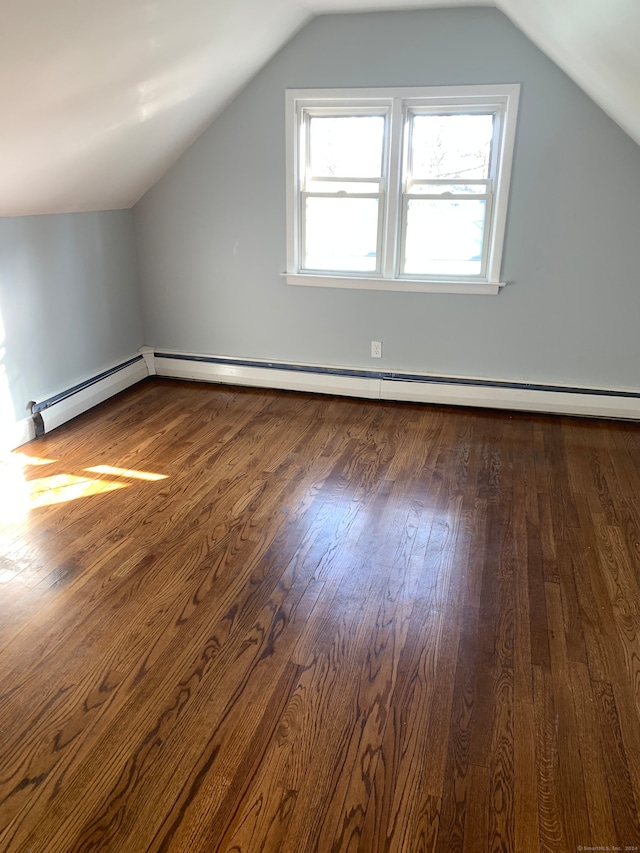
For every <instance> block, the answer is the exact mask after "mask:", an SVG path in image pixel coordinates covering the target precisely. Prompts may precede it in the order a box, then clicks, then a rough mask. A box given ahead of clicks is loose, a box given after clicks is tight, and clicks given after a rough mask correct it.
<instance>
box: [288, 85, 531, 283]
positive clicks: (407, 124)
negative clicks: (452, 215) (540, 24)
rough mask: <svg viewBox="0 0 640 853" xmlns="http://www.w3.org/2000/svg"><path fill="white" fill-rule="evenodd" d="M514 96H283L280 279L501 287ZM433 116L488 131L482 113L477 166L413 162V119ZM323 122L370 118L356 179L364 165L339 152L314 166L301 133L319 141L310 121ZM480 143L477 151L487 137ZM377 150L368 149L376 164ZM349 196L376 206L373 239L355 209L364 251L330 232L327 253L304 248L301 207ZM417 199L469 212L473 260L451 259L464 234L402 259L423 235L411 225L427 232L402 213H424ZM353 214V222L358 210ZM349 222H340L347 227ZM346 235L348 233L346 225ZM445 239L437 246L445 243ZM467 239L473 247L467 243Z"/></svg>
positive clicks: (350, 92) (309, 142) (510, 88)
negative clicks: (435, 252)
mask: <svg viewBox="0 0 640 853" xmlns="http://www.w3.org/2000/svg"><path fill="white" fill-rule="evenodd" d="M519 95H520V86H519V84H517V83H510V84H496V85H493V84H492V85H489V84H487V85H477V84H473V85H466V86H437V87H405V88H366V89H363V88H361V89H339V88H336V89H288V90H287V91H286V93H285V114H286V164H287V168H286V205H287V206H286V222H287V268H286V273H285V274H284V275H285V279H286V281H287V284H292V285H303V286H312V287H338V288H356V289H360V290H363V289H366V290H388V291H393V290H398V291H401V292H413V293H458V294H473V293H480V294H484V295H488V294H490V295H496V294H498V293H499V292H500V289H501V288H502V287H503V286H504V283H503V282H501V281H500V277H501V273H500V268H501V264H502V253H503V246H504V237H505V228H506V217H507V206H508V200H509V183H510V177H511V168H512V163H513V151H514V145H515V136H516V123H517V113H518V101H519ZM443 116H447V117H450V118H453V119H456V118H457V119H464V121H465V122H468V121H471V122H473V123H474V127H475V128H477V129H478V130H479V131H480V130H482V133H483V134H486V133H488V132H489V128H488V125H487V120H490V134H491V140H490V150H489V149H486V150H483V154H484V156H485V157H486V163H482V162H481V163H480V164H479V165H478V163H476V165H475V166H473V167H472V168H467V167H465V168H463V167H462V166H460V165H458V166H457V167H456V168H454V170H453V172H447V171H446V169H445V170H444V171H441V170H440V169H438V168H435V167H434V168H433V169H427V168H426V167H425V165H424V164H421V163H420V162H419V157H418V155H417V153H416V152H419V151H422V152H423V153H424V151H423V149H424V143H423V144H422V147H421V145H420V143H418V142H416V143H415V146H414V141H413V140H415V139H416V138H417V137H416V133H417V131H416V130H415V126H416V125H417V123H418V122H424V121H425V120H428V121H430V122H432V120H436V119H437V120H438V121H439V120H440V119H441V118H442V117H443ZM329 119H330V120H334V121H341V120H349V121H352V120H360V121H361V122H362V121H369V122H374V123H375V127H370V128H369V131H368V132H369V133H370V134H371V137H370V138H371V142H372V151H373V152H375V154H376V156H375V157H373V156H372V157H370V158H369V160H370V162H369V160H366V168H367V170H368V172H367V173H366V174H362V168H364V163H363V164H354V163H352V162H350V160H349V158H348V157H347V158H346V161H345V162H344V163H343V164H342V170H340V169H337V170H336V169H334V168H333V167H332V168H331V169H329V168H328V166H327V165H326V164H325V163H324V162H323V160H322V157H320V162H316V160H317V158H315V157H314V154H313V151H314V144H313V139H312V137H313V138H315V137H314V134H315V133H316V132H317V133H319V134H320V137H319V138H320V139H322V138H323V136H322V131H320V130H319V131H314V130H313V129H312V128H313V123H314V122H316V121H318V122H322V121H325V120H329ZM432 132H435V131H433V130H432ZM445 138H446V134H445ZM472 138H475V137H472ZM443 144H446V143H443ZM482 144H483V146H485V147H486V145H487V140H486V139H485V140H484V142H483V143H482ZM478 145H480V142H478ZM377 146H380V159H379V160H378V159H377ZM416 146H417V147H416ZM416 158H417V159H416ZM338 159H339V157H338ZM461 170H462V171H461ZM335 171H337V172H338V174H337V175H336V174H335ZM345 172H346V173H345ZM431 172H433V174H431ZM463 175H464V177H463ZM349 199H351V201H349ZM358 199H367V200H369V202H370V203H369V202H368V208H367V209H368V210H371V209H372V208H373V209H375V211H376V212H375V217H376V221H377V229H376V231H375V234H374V231H373V227H372V225H371V222H369V219H368V218H367V217H368V216H369V214H366V215H364V214H363V216H364V220H366V221H367V222H368V223H369V224H368V225H367V229H369V231H370V233H369V236H368V237H367V239H366V246H365V247H364V248H363V246H362V245H360V243H361V242H362V239H361V238H362V235H361V234H360V236H359V237H358V238H357V239H356V243H358V244H359V245H360V249H359V250H358V251H359V252H364V251H365V250H366V248H369V249H370V251H369V252H368V254H366V255H359V256H358V258H353V257H351V256H350V254H349V251H348V249H347V248H345V246H341V241H342V238H343V237H344V234H343V233H342V232H341V235H340V238H337V237H336V238H335V241H334V242H333V243H331V245H332V246H333V249H334V250H335V251H334V252H333V253H332V251H331V250H329V249H327V248H326V247H325V248H324V249H319V248H318V246H317V245H316V246H315V248H309V247H310V246H313V240H312V239H308V233H307V231H308V227H312V229H313V226H309V223H312V222H313V215H312V214H311V213H307V211H308V204H309V202H312V203H313V204H314V205H317V204H318V203H322V204H323V205H324V204H326V203H327V201H329V202H330V203H332V204H333V205H334V207H335V205H342V206H344V204H345V203H346V204H349V205H353V203H354V202H356V201H357V200H358ZM332 200H333V201H332ZM344 200H346V202H345V201H344ZM472 202H473V203H474V204H475V207H474V206H473V205H471V203H472ZM425 204H426V205H427V209H429V206H431V208H434V206H435V205H445V208H446V209H447V210H450V211H453V209H454V208H458V207H460V206H461V205H465V206H466V208H465V209H466V210H467V211H469V210H470V209H471V210H472V211H474V210H475V211H476V214H477V221H474V223H473V224H474V227H475V226H477V229H476V230H475V231H474V230H473V229H472V232H471V233H472V234H474V235H475V236H474V237H473V240H474V242H473V246H474V251H475V249H476V248H477V256H476V254H474V256H473V257H472V258H468V257H467V254H464V255H463V257H464V258H465V260H464V261H463V260H462V257H461V258H460V259H459V260H458V261H454V259H455V258H456V256H457V254H458V253H459V252H463V253H464V252H466V253H469V252H470V251H471V249H470V247H469V246H468V245H467V243H468V242H469V240H468V239H467V238H465V240H467V242H464V245H460V246H457V245H456V246H455V247H454V248H453V249H451V248H450V249H449V251H450V252H453V254H449V255H446V257H445V258H442V259H441V260H439V261H435V259H434V258H431V257H425V258H422V257H414V256H415V251H413V250H410V248H409V247H410V246H413V248H414V249H415V246H416V245H418V244H420V245H422V244H423V242H424V241H423V237H424V233H423V231H420V232H419V234H420V235H421V236H420V239H419V240H417V237H416V232H415V229H416V228H427V229H428V230H429V231H430V232H432V230H433V224H431V225H425V224H424V223H423V224H422V225H419V226H418V225H416V224H415V217H414V218H413V220H412V217H411V216H410V214H409V208H410V206H411V205H415V206H416V207H417V206H418V205H420V206H422V209H423V211H424V209H425V207H424V206H425ZM469 205H471V208H470V207H469ZM478 205H481V206H482V210H483V213H479V212H478V210H477V207H478ZM353 215H354V216H356V222H357V221H358V220H357V216H358V215H357V214H355V213H354V214H353ZM364 220H363V221H364ZM412 222H413V225H412V224H411V223H412ZM351 224H352V223H351V221H350V224H349V225H348V226H346V228H347V230H349V229H350V228H351ZM478 229H479V235H478ZM343 230H344V229H343ZM356 233H358V234H359V231H358V229H357V228H356V229H355V231H354V234H356ZM456 233H457V232H456V231H455V230H453V231H451V232H447V234H448V235H449V236H451V234H456ZM465 233H466V232H465ZM410 235H413V236H412V237H411V236H410ZM374 236H375V251H374V250H373V248H374ZM449 236H448V237H447V238H446V240H445V242H447V241H449ZM476 238H477V239H479V243H480V244H481V245H478V246H477V247H476V245H475V240H476ZM332 239H333V238H332ZM469 239H471V238H469ZM416 240H417V243H416ZM336 241H337V242H336ZM329 242H331V240H330V241H329ZM436 242H437V243H438V249H442V245H441V242H442V241H441V240H440V239H439V238H438V240H436ZM449 242H450V241H449ZM454 242H455V240H454ZM334 243H335V245H334ZM349 245H351V244H349ZM412 253H413V254H412ZM418 255H419V253H418ZM334 264H335V267H333V268H331V266H332V265H334Z"/></svg>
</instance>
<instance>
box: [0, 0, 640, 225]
mask: <svg viewBox="0 0 640 853" xmlns="http://www.w3.org/2000/svg"><path fill="white" fill-rule="evenodd" d="M460 5H484V6H497V7H498V8H499V9H500V10H501V11H502V12H504V13H505V14H506V15H507V16H508V17H509V18H510V19H511V20H512V21H513V23H514V24H515V25H516V26H518V27H519V28H520V29H521V30H522V31H523V32H524V33H525V34H526V35H527V36H528V37H529V38H530V39H531V40H532V41H533V42H534V43H535V44H537V45H538V47H539V48H541V49H542V50H543V51H544V52H545V53H547V55H548V56H550V57H551V58H552V59H553V60H554V61H555V62H556V63H557V64H558V65H559V66H560V67H561V68H562V69H563V70H564V71H565V72H566V73H567V74H568V75H569V76H570V77H572V78H573V79H574V80H575V81H576V82H577V83H578V84H579V85H580V86H582V88H583V89H584V90H585V91H586V92H587V94H589V95H590V96H591V97H592V98H593V99H594V100H595V101H596V103H598V104H599V105H600V106H601V107H602V109H604V110H605V111H606V112H607V113H608V114H609V115H610V116H611V117H612V118H613V119H614V120H615V121H616V122H618V124H619V125H620V126H621V127H623V128H624V129H625V130H626V131H627V133H628V134H629V135H630V136H631V137H632V138H633V139H635V141H636V142H638V143H639V144H640V2H639V1H638V0H496V2H492V0H486V2H483V0H471V2H459V0H458V2H456V0H431V2H430V0H426V2H425V0H422V2H418V0H268V2H266V0H91V2H86V0H4V2H3V9H2V26H1V30H0V215H1V216H14V215H25V214H30V213H54V212H62V211H80V210H103V209H112V208H126V207H130V206H132V205H133V204H134V203H135V202H136V201H137V200H138V199H139V198H140V197H141V196H142V195H143V194H144V192H145V191H146V190H147V189H148V188H149V187H150V186H151V185H152V184H153V183H154V182H155V181H156V180H157V179H158V178H159V177H160V176H161V175H162V174H163V172H164V171H165V170H166V169H167V168H168V167H169V165H170V164H171V163H172V162H173V161H175V160H176V159H177V157H178V156H179V155H180V154H181V153H182V152H183V151H184V150H185V149H186V148H187V147H188V145H189V144H190V143H191V142H192V141H193V139H195V137H196V136H197V135H198V134H199V133H200V132H201V131H202V129H203V128H204V127H205V126H206V125H207V124H208V123H209V122H210V121H211V120H212V119H213V118H214V117H215V116H216V115H217V114H218V113H219V112H220V111H221V110H222V109H223V108H224V107H225V106H226V104H227V103H229V101H230V100H231V99H232V98H233V97H234V95H235V94H236V93H237V92H238V91H239V90H240V89H241V88H242V87H243V85H245V83H246V82H247V81H248V80H249V79H250V78H251V77H252V76H253V75H254V74H255V73H256V72H257V71H258V70H259V69H260V68H261V66H262V65H264V63H265V62H266V61H267V60H268V59H269V58H270V57H271V56H272V55H273V54H274V53H275V52H276V51H277V50H278V49H279V48H280V47H281V46H282V45H283V44H284V43H285V42H286V41H287V40H288V39H289V38H290V37H291V36H292V35H293V34H294V33H295V32H296V31H297V30H298V29H299V28H300V27H301V26H302V25H304V24H305V23H306V22H307V21H308V20H310V19H311V18H312V17H313V16H314V15H317V14H322V13H327V12H348V11H365V10H372V9H394V8H402V9H406V8H425V7H430V6H439V7H442V6H460Z"/></svg>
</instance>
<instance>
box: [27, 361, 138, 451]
mask: <svg viewBox="0 0 640 853" xmlns="http://www.w3.org/2000/svg"><path fill="white" fill-rule="evenodd" d="M148 375H149V370H148V368H147V361H146V358H145V357H143V356H142V355H136V356H134V357H133V358H130V359H128V360H127V361H123V362H122V363H120V364H117V365H115V366H114V367H111V368H109V369H108V370H104V371H103V372H102V373H98V374H97V375H96V376H91V377H90V378H88V379H85V380H84V381H83V382H80V383H78V384H77V385H74V386H73V387H71V388H67V389H66V390H64V391H60V392H59V393H58V394H53V395H52V396H51V397H47V398H46V399H44V400H41V401H40V402H36V401H32V402H31V403H30V406H31V417H32V421H33V435H34V437H37V436H39V435H43V434H44V433H45V432H50V431H51V430H52V429H55V428H56V427H59V426H61V424H64V423H66V422H67V421H69V420H71V418H75V417H77V415H80V414H82V413H83V412H86V411H87V410H88V409H91V408H92V407H93V406H97V405H98V403H102V402H104V401H105V400H108V399H109V397H113V395H114V394H117V393H118V392H119V391H124V389H125V388H129V387H130V386H131V385H134V384H135V383H136V382H140V380H141V379H145V378H146V377H147V376H148Z"/></svg>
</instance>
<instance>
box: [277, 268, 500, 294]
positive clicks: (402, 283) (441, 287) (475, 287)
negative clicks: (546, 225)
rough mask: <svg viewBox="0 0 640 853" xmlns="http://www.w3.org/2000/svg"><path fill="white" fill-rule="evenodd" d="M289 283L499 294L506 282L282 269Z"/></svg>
mask: <svg viewBox="0 0 640 853" xmlns="http://www.w3.org/2000/svg"><path fill="white" fill-rule="evenodd" d="M282 275H283V277H284V278H285V279H286V280H287V284H294V285H302V286H303V287H341V288H347V289H350V290H388V291H393V292H399V293H463V294H473V295H485V296H495V295H496V294H498V293H500V290H501V288H503V287H504V286H505V283H504V282H486V281H435V280H427V279H402V278H356V277H353V278H348V277H343V276H330V275H310V274H307V273H305V274H302V273H282Z"/></svg>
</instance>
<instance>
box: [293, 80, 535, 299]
mask: <svg viewBox="0 0 640 853" xmlns="http://www.w3.org/2000/svg"><path fill="white" fill-rule="evenodd" d="M519 95H520V85H519V84H517V83H514V84H500V85H472V86H437V87H402V88H398V87H393V88H367V89H361V88H359V89H288V90H286V93H285V113H286V228H287V271H286V272H285V273H283V277H284V278H285V279H286V281H287V283H288V284H292V285H304V286H319V287H340V288H354V289H359V290H362V289H365V290H390V291H400V292H403V291H404V292H414V293H415V292H425V293H429V292H430V293H479V294H480V293H482V294H496V293H499V292H500V289H501V288H502V287H504V286H505V282H502V281H500V267H501V263H502V253H503V248H504V236H505V230H506V218H507V202H508V198H509V185H510V180H511V167H512V162H513V149H514V143H515V132H516V122H517V114H518V102H519ZM427 102H428V103H427ZM458 107H459V108H460V111H461V112H464V111H465V110H474V111H481V110H486V109H490V110H494V111H495V112H496V113H497V116H498V121H499V123H500V126H499V130H498V131H497V136H496V140H497V143H498V144H497V145H494V146H493V147H492V148H493V150H492V155H491V156H492V161H493V165H494V166H495V167H496V174H495V182H494V186H493V192H492V194H491V195H492V201H493V203H492V208H493V210H489V209H488V217H487V222H488V224H489V229H488V231H489V233H488V234H487V235H486V238H485V239H486V240H487V242H488V251H487V256H486V260H487V263H486V270H485V275H484V276H478V277H470V278H465V277H460V276H454V277H450V276H444V275H443V276H420V275H418V276H416V275H399V274H398V272H397V271H398V270H399V268H400V261H401V258H400V254H401V252H402V251H403V238H402V235H401V231H400V228H401V227H402V222H401V220H403V219H404V216H403V206H404V203H405V201H406V194H405V193H403V186H402V181H403V174H402V168H403V163H404V162H405V158H406V151H403V150H402V149H403V145H404V146H406V144H407V140H406V139H403V135H404V134H403V127H404V123H405V122H406V121H407V117H408V115H409V113H410V112H411V111H412V110H413V111H414V113H415V112H416V111H417V112H423V111H427V112H431V111H435V112H437V111H438V109H440V110H443V109H446V110H447V111H453V112H455V111H456V108H458ZM342 108H344V109H346V110H350V109H361V110H366V109H367V108H368V109H370V110H371V111H375V110H376V109H380V110H381V111H384V110H385V109H388V110H389V112H388V115H389V128H388V131H387V132H386V134H385V135H386V139H385V155H386V156H387V157H388V161H387V164H386V166H385V169H383V173H384V174H385V175H386V182H385V187H384V195H385V199H384V209H383V213H382V217H381V225H380V227H381V230H382V245H381V258H380V260H379V267H378V269H379V270H380V272H379V273H375V274H371V273H346V272H345V273H343V272H341V271H338V272H310V271H306V270H301V269H300V266H299V258H300V250H301V247H300V231H301V223H300V219H301V217H300V206H299V199H300V197H301V174H300V170H301V162H300V157H299V150H298V148H299V142H298V140H299V122H300V116H301V115H302V112H303V111H304V110H316V109H317V110H318V111H319V112H322V111H326V110H331V109H336V110H339V109H342ZM488 204H489V202H488ZM490 217H491V218H490Z"/></svg>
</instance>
